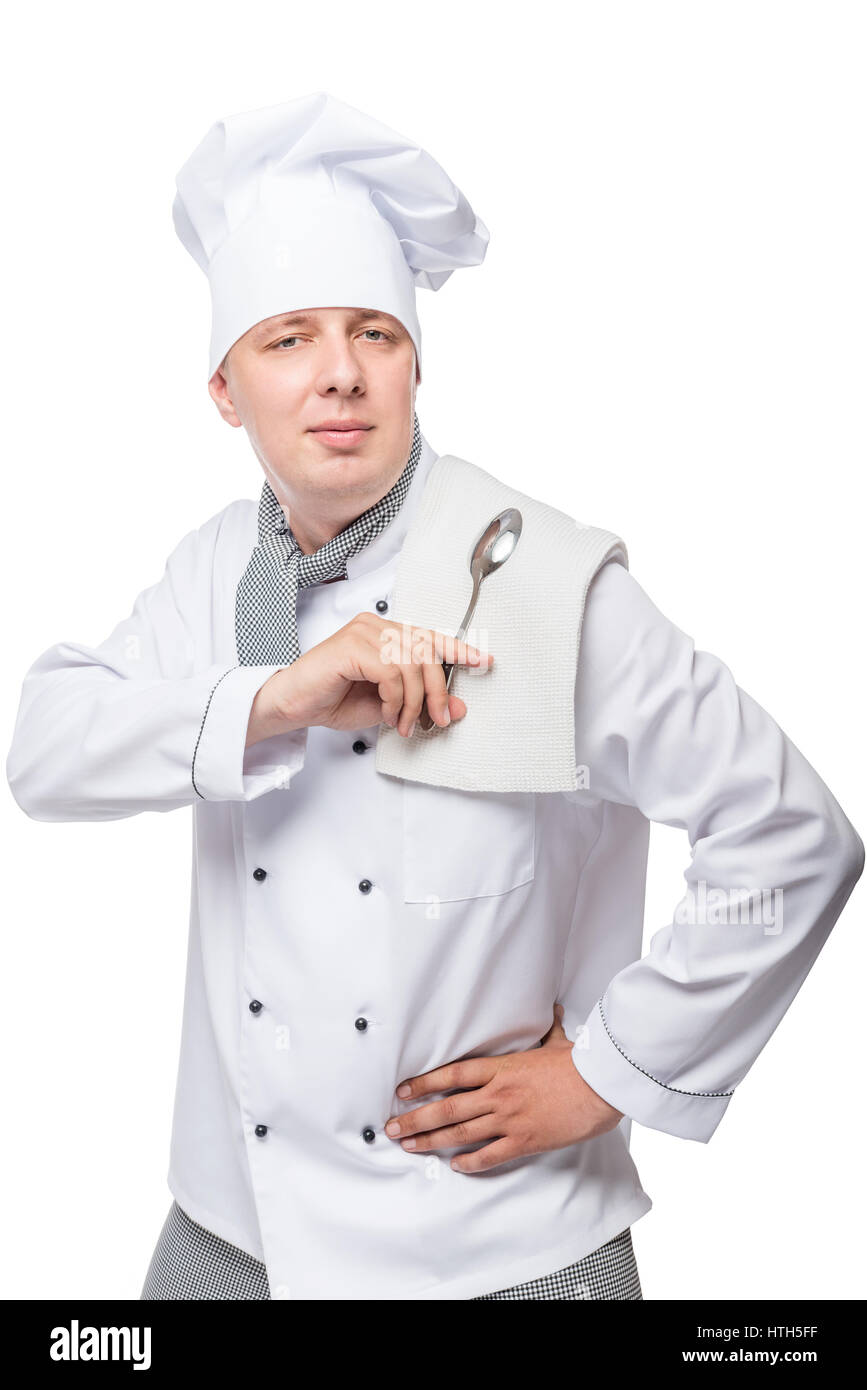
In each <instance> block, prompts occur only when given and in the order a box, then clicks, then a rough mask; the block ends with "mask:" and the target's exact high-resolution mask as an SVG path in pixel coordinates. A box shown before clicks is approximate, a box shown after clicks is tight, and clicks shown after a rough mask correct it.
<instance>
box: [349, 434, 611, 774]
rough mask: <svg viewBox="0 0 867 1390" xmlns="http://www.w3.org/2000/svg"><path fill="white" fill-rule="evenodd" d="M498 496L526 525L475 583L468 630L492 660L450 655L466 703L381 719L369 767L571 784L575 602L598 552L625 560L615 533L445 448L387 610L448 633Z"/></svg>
mask: <svg viewBox="0 0 867 1390" xmlns="http://www.w3.org/2000/svg"><path fill="white" fill-rule="evenodd" d="M506 507H517V508H518V510H519V511H520V512H521V515H522V517H523V530H522V532H521V536H520V539H519V541H518V544H517V546H516V547H515V550H514V551H513V553H512V555H511V557H510V558H509V559H508V560H507V561H506V563H505V564H504V565H503V566H502V567H501V568H500V569H498V570H496V571H495V572H494V573H493V574H490V575H488V577H487V578H486V579H483V580H482V584H481V588H480V590H479V598H478V603H477V604H476V610H475V613H474V614H473V616H472V618H471V619H470V626H469V629H468V632H467V635H466V639H465V640H466V641H468V642H469V643H470V645H471V646H475V647H479V648H481V649H482V650H485V651H490V652H491V653H492V654H493V657H494V662H493V665H492V666H491V667H490V669H489V670H482V671H481V672H479V671H476V672H473V671H471V670H470V669H469V668H467V667H465V666H458V667H457V668H456V670H455V673H454V676H453V678H452V684H451V687H450V689H451V692H452V693H453V694H454V695H459V696H460V698H461V699H462V700H464V701H465V702H466V706H467V713H466V715H465V717H464V718H463V719H459V720H455V721H453V722H452V723H451V724H448V725H446V727H445V728H440V727H439V725H434V727H433V728H431V729H428V730H424V729H422V728H421V725H420V724H417V725H416V729H415V733H414V734H413V736H412V738H410V739H407V738H404V737H403V736H402V735H401V734H399V733H398V731H397V729H392V728H391V727H390V726H389V725H388V724H381V725H380V728H379V737H378V740H377V746H376V764H375V765H376V770H377V772H385V773H389V774H391V775H393V776H397V777H404V778H407V779H409V780H410V781H414V782H428V783H431V784H433V785H435V786H444V787H458V788H464V789H466V790H470V791H501V792H511V791H531V792H557V791H574V790H575V789H576V788H577V786H578V768H577V766H576V762H575V704H574V701H575V677H576V674H577V662H578V654H579V650H580V641H581V622H582V618H583V615H584V600H585V598H586V595H587V589H588V587H589V585H590V581H591V579H592V578H593V576H594V575H595V573H596V571H597V570H598V569H599V568H600V566H601V565H603V564H604V563H605V562H606V561H607V560H610V559H615V560H617V561H619V563H621V564H623V565H624V566H626V567H627V568H628V565H629V559H628V555H627V551H626V546H625V545H624V543H623V541H622V540H621V539H620V537H619V536H616V535H614V533H613V532H611V531H604V530H602V529H601V528H599V527H596V526H585V525H584V524H583V523H582V522H580V521H576V520H575V519H574V517H570V516H568V515H567V514H566V513H565V512H561V511H558V510H557V508H556V507H550V506H548V505H547V504H546V503H544V502H539V501H537V500H536V499H535V498H534V497H528V496H527V494H526V493H523V492H518V491H517V490H516V489H514V488H512V487H510V486H508V485H507V484H506V483H503V482H501V481H500V480H499V478H495V477H494V476H493V475H492V474H490V473H487V472H486V471H485V470H484V469H483V468H479V467H477V466H476V465H475V464H473V463H469V462H468V461H467V460H466V459H462V458H458V457H456V455H454V454H441V455H440V456H439V458H437V459H436V460H435V461H434V463H433V464H432V465H431V469H430V473H429V475H428V477H427V479H426V482H425V488H424V491H423V493H422V495H421V498H420V500H419V504H418V507H417V508H416V511H415V515H414V516H413V519H412V522H411V523H410V526H409V529H408V530H407V534H406V538H405V540H404V543H403V548H402V550H401V552H400V556H399V558H398V564H397V570H396V574H395V582H394V587H393V590H392V596H391V602H390V605H389V616H390V617H391V618H393V619H395V620H396V621H397V622H405V623H414V624H417V625H419V626H422V627H426V628H434V629H436V630H437V631H438V632H444V633H447V634H448V635H449V636H451V637H453V636H454V635H455V634H456V633H457V630H458V627H459V625H460V623H461V619H462V618H463V616H464V613H465V612H466V609H467V605H468V604H469V601H470V598H471V596H472V589H473V582H472V576H471V574H470V558H471V556H472V553H473V548H474V546H475V544H476V541H477V540H478V538H479V536H480V535H481V533H482V531H483V530H484V529H485V528H486V527H487V526H488V524H489V523H490V521H491V520H492V519H493V518H494V517H495V516H496V515H497V513H498V512H501V511H503V510H504V509H505V508H506Z"/></svg>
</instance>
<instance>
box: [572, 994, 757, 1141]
mask: <svg viewBox="0 0 867 1390" xmlns="http://www.w3.org/2000/svg"><path fill="white" fill-rule="evenodd" d="M603 997H604V996H603ZM572 1060H573V1062H574V1063H575V1067H576V1069H577V1070H578V1071H579V1072H580V1073H581V1075H582V1076H583V1078H584V1080H585V1081H586V1082H587V1084H588V1086H591V1087H592V1088H593V1090H594V1091H596V1093H597V1094H598V1095H600V1096H601V1097H602V1099H603V1100H607V1101H608V1104H609V1105H613V1106H615V1108H616V1109H617V1110H621V1111H622V1112H623V1114H624V1115H627V1116H629V1118H630V1119H633V1120H637V1121H638V1123H639V1124H642V1125H647V1126H648V1127H649V1128H650V1129H661V1130H663V1131H664V1132H665V1133H666V1134H674V1135H677V1136H678V1137H679V1138H681V1139H695V1140H697V1141H699V1142H700V1143H702V1144H706V1143H707V1142H708V1140H709V1139H710V1137H711V1135H712V1134H713V1132H714V1130H715V1129H716V1127H717V1125H718V1124H719V1122H720V1120H721V1119H722V1117H723V1115H724V1114H725V1112H726V1109H727V1107H728V1103H729V1101H730V1100H731V1098H732V1095H733V1092H732V1091H726V1092H721V1093H715V1092H705V1091H679V1090H677V1089H676V1088H675V1087H673V1086H666V1085H665V1084H664V1083H663V1082H661V1081H657V1080H656V1078H655V1077H653V1076H651V1075H650V1073H649V1072H646V1071H643V1070H642V1069H641V1065H640V1060H633V1059H632V1058H629V1057H627V1056H626V1054H625V1053H624V1052H623V1051H622V1050H621V1048H620V1046H619V1044H618V1043H617V1041H616V1038H615V1037H614V1036H613V1031H612V1030H611V1025H610V1023H608V1021H607V1019H606V1017H605V1015H604V1013H603V1001H602V999H599V1000H597V1002H596V1004H595V1005H594V1006H593V1009H592V1010H591V1012H590V1015H589V1017H588V1018H587V1021H586V1022H585V1024H584V1025H583V1027H581V1028H579V1029H577V1036H576V1040H575V1045H574V1047H573V1048H572Z"/></svg>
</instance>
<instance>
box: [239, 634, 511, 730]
mask: <svg viewBox="0 0 867 1390" xmlns="http://www.w3.org/2000/svg"><path fill="white" fill-rule="evenodd" d="M493 659H494V658H493V657H492V656H491V655H490V654H489V653H485V654H482V653H480V652H479V651H478V650H477V648H475V647H471V646H470V644H469V643H468V642H459V641H458V640H457V639H456V638H454V637H451V636H449V634H448V633H443V632H437V631H436V629H434V628H425V627H415V626H413V625H411V624H409V623H395V622H391V621H388V620H386V619H385V618H380V617H379V616H378V615H377V614H376V613H357V614H356V615H355V617H354V618H352V619H351V620H350V622H348V623H346V624H344V626H343V627H342V628H340V629H339V630H338V631H337V632H335V633H334V634H333V635H332V636H331V637H328V638H326V639H325V641H324V642H320V643H318V645H317V646H315V647H311V648H310V650H309V651H307V652H303V653H302V654H301V656H299V657H298V658H297V660H296V661H293V662H292V663H291V665H289V666H284V667H282V668H281V669H280V670H279V671H275V673H274V675H273V676H271V677H270V678H269V679H268V680H267V681H266V682H265V684H264V685H263V686H262V688H261V690H259V691H258V692H257V694H256V698H255V700H254V701H253V705H252V707H251V711H250V720H249V724H248V729H247V742H246V747H247V748H249V747H250V745H251V744H253V743H258V742H259V741H260V740H262V739H264V738H270V737H272V736H273V735H274V734H278V733H288V732H289V731H290V730H291V729H306V728H310V727H312V726H314V725H324V726H325V728H328V729H365V728H367V727H368V726H369V725H371V724H377V723H386V724H390V725H391V726H392V728H397V730H398V733H400V734H402V735H403V736H404V737H408V736H409V733H410V729H411V727H412V725H413V724H414V723H415V721H416V719H417V718H418V716H419V714H420V713H421V710H422V706H423V705H424V703H425V701H426V702H427V707H428V709H429V710H430V712H431V715H432V716H433V719H434V722H435V723H436V724H438V725H440V726H441V727H442V726H445V725H446V724H448V723H449V722H450V720H452V719H463V718H464V716H465V715H466V712H467V707H466V705H465V703H464V701H463V700H462V699H460V697H459V696H456V695H452V694H451V692H450V691H447V690H446V678H445V672H444V670H443V662H444V661H447V662H449V663H450V664H451V665H462V666H474V667H476V668H477V669H478V670H479V671H480V672H481V671H485V670H489V669H490V667H491V663H492V662H493Z"/></svg>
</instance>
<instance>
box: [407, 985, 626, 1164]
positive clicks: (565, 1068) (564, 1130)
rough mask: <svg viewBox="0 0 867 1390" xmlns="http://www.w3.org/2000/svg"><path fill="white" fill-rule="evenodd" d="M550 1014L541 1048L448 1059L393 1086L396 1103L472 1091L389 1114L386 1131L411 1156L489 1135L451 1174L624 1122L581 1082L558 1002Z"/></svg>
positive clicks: (563, 1143)
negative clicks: (551, 1019) (434, 1094)
mask: <svg viewBox="0 0 867 1390" xmlns="http://www.w3.org/2000/svg"><path fill="white" fill-rule="evenodd" d="M554 1014H555V1018H554V1022H553V1023H552V1025H551V1027H550V1028H549V1029H548V1032H547V1033H546V1034H545V1036H544V1038H543V1039H542V1046H541V1047H534V1048H531V1049H530V1050H529V1051H528V1052H507V1053H505V1054H504V1055H503V1056H500V1057H471V1058H469V1059H468V1060H466V1061H463V1062H449V1063H448V1064H447V1065H446V1066H444V1067H437V1068H436V1069H435V1070H434V1071H428V1072H425V1073H424V1075H423V1076H414V1077H412V1078H411V1079H410V1080H409V1081H407V1082H404V1083H403V1085H404V1086H408V1087H409V1090H408V1091H407V1092H406V1095H405V1096H404V1095H403V1094H402V1091H403V1086H399V1087H398V1094H399V1095H400V1096H401V1099H402V1100H403V1099H409V1098H410V1097H411V1098H412V1099H415V1098H416V1097H417V1096H424V1095H428V1094H429V1093H430V1092H431V1091H450V1090H452V1088H454V1087H458V1088H460V1087H473V1088H474V1089H472V1090H466V1091H462V1092H461V1093H460V1094H458V1095H452V1096H446V1097H445V1098H444V1099H443V1100H436V1101H431V1102H430V1103H429V1104H427V1105H420V1106H418V1107H417V1109H415V1110H409V1111H407V1112H406V1113H405V1114H403V1115H398V1116H395V1118H394V1119H392V1120H389V1121H388V1123H387V1124H386V1127H385V1132H386V1134H388V1135H389V1137H390V1138H395V1139H398V1140H399V1141H400V1144H401V1147H402V1148H404V1149H408V1150H409V1151H410V1152H412V1153H428V1152H429V1151H430V1150H431V1149H440V1148H450V1147H452V1146H454V1145H457V1144H473V1143H478V1142H479V1140H481V1139H491V1140H493V1141H494V1142H493V1143H490V1144H486V1145H484V1146H483V1147H482V1148H480V1149H475V1150H474V1151H473V1152H472V1153H465V1154H458V1155H456V1156H455V1157H454V1158H453V1159H452V1162H451V1166H452V1168H454V1169H455V1170H456V1172H458V1173H479V1172H484V1171H486V1170H487V1169H488V1168H495V1167H496V1166H497V1165H498V1164H500V1163H506V1162H508V1160H509V1159H510V1158H520V1157H522V1156H523V1155H524V1154H535V1153H542V1152H544V1151H545V1150H546V1149H563V1148H566V1147H567V1145H569V1144H577V1143H578V1142H579V1141H580V1140H582V1139H592V1138H593V1137H594V1136H595V1135H597V1134H604V1133H605V1132H606V1131H607V1130H609V1129H613V1128H614V1126H615V1125H616V1124H618V1123H619V1122H620V1120H622V1119H623V1113H622V1111H620V1110H615V1108H614V1106H613V1105H609V1104H608V1101H607V1100H603V1099H602V1097H601V1096H600V1095H597V1093H596V1091H594V1090H593V1089H592V1087H591V1086H588V1085H587V1082H586V1081H585V1080H584V1078H583V1077H582V1076H581V1074H580V1072H579V1071H578V1070H577V1068H576V1066H575V1063H574V1061H573V1060H572V1047H573V1042H572V1040H571V1039H569V1038H567V1037H566V1034H565V1033H564V1031H563V1022H562V1020H563V1005H562V1004H556V1005H555V1006H554ZM393 1125H396V1126H397V1128H396V1129H392V1126H393Z"/></svg>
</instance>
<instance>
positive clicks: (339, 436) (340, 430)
mask: <svg viewBox="0 0 867 1390" xmlns="http://www.w3.org/2000/svg"><path fill="white" fill-rule="evenodd" d="M372 429H373V425H349V426H344V425H340V426H332V427H329V428H326V429H316V430H311V431H310V433H311V434H312V435H313V436H314V438H316V439H318V440H320V441H321V442H322V443H323V444H330V445H332V446H336V447H337V448H342V449H351V448H353V447H354V446H356V445H358V444H360V443H361V441H362V440H363V439H364V438H365V437H366V436H367V435H368V434H370V432H371V430H372Z"/></svg>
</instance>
